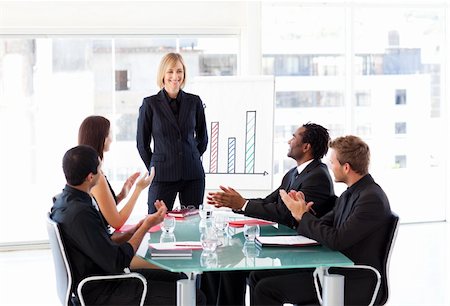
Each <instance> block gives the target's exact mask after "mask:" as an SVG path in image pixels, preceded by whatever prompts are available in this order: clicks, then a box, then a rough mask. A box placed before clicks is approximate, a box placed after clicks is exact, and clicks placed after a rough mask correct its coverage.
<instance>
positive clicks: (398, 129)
mask: <svg viewBox="0 0 450 306" xmlns="http://www.w3.org/2000/svg"><path fill="white" fill-rule="evenodd" d="M395 134H406V122H396V123H395Z"/></svg>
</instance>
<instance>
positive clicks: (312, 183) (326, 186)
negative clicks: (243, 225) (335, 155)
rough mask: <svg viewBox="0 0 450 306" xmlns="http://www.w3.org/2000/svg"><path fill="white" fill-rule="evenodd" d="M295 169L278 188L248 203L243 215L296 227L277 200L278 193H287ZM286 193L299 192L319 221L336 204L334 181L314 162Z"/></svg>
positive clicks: (293, 220) (278, 197)
mask: <svg viewBox="0 0 450 306" xmlns="http://www.w3.org/2000/svg"><path fill="white" fill-rule="evenodd" d="M294 171H297V167H295V168H292V169H291V170H289V171H288V172H287V173H286V175H285V176H284V177H283V180H282V181H281V185H280V187H278V188H277V189H276V190H275V191H274V192H272V193H271V194H270V195H268V196H267V197H266V198H264V199H250V200H249V202H248V204H247V206H246V208H245V212H244V214H245V215H246V216H250V217H255V218H261V219H265V220H270V221H274V222H277V223H281V224H284V225H286V226H289V227H296V226H297V221H296V220H295V219H294V218H293V217H292V214H291V212H290V211H289V209H287V207H286V205H285V204H284V203H283V201H282V200H281V197H280V193H279V191H280V189H284V190H287V188H288V187H289V182H290V180H291V177H292V176H293V172H294ZM289 190H299V191H302V192H303V193H304V194H305V198H306V201H308V202H309V201H313V202H314V205H313V209H314V211H315V212H316V213H317V216H318V217H321V216H322V215H324V214H325V213H327V212H329V211H330V210H331V209H332V208H333V206H334V203H335V199H336V196H335V195H334V187H333V181H332V180H331V176H330V172H329V171H328V168H327V166H326V165H325V164H324V163H322V162H321V161H320V160H313V161H312V162H311V163H310V164H309V165H308V166H306V168H305V169H304V170H303V171H302V173H300V174H299V175H298V177H297V179H296V180H295V182H294V183H293V184H292V186H290V188H289Z"/></svg>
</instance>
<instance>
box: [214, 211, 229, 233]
mask: <svg viewBox="0 0 450 306" xmlns="http://www.w3.org/2000/svg"><path fill="white" fill-rule="evenodd" d="M214 227H215V228H216V229H217V233H218V234H219V235H224V234H225V230H226V229H227V227H228V218H227V217H225V216H223V215H216V216H214Z"/></svg>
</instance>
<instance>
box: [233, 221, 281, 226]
mask: <svg viewBox="0 0 450 306" xmlns="http://www.w3.org/2000/svg"><path fill="white" fill-rule="evenodd" d="M246 224H248V225H256V224H258V225H271V224H275V222H272V221H265V220H259V219H248V220H236V221H230V222H228V226H230V227H244V225H246Z"/></svg>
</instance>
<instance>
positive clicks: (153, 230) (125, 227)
mask: <svg viewBox="0 0 450 306" xmlns="http://www.w3.org/2000/svg"><path fill="white" fill-rule="evenodd" d="M135 225H136V224H124V225H122V227H121V228H120V229H118V230H116V231H117V232H120V233H123V232H126V231H128V230H130V229H132V228H133V226H135ZM160 230H161V225H160V224H158V225H155V226H153V227H151V228H150V229H149V230H148V232H149V233H156V232H159V231H160Z"/></svg>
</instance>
